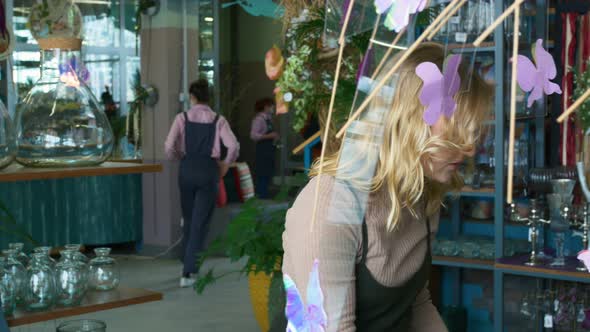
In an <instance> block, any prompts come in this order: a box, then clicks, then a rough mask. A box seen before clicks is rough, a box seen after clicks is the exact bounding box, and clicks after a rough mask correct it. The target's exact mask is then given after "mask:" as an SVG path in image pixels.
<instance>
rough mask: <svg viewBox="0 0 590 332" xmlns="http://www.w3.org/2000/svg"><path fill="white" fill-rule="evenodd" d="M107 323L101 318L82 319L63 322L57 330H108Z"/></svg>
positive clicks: (96, 331) (88, 331) (77, 331)
mask: <svg viewBox="0 0 590 332" xmlns="http://www.w3.org/2000/svg"><path fill="white" fill-rule="evenodd" d="M106 330H107V325H106V324H105V323H104V322H101V321H99V320H92V319H81V320H73V321H69V322H63V323H61V324H59V326H58V327H57V330H56V331H57V332H82V331H83V332H106Z"/></svg>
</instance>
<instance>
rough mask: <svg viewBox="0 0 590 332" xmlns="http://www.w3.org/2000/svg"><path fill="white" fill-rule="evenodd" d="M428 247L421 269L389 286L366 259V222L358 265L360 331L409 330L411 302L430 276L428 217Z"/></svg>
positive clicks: (357, 313) (357, 301) (357, 323)
mask: <svg viewBox="0 0 590 332" xmlns="http://www.w3.org/2000/svg"><path fill="white" fill-rule="evenodd" d="M426 231H427V232H428V233H427V237H426V240H427V246H428V247H427V250H426V254H425V255H424V261H423V262H422V266H420V269H418V271H417V272H416V273H415V274H414V275H413V276H412V277H411V278H410V279H409V280H408V281H406V283H405V284H403V285H401V286H397V287H386V286H383V285H381V284H380V283H379V282H377V281H376V280H375V279H374V278H373V275H372V274H371V271H369V269H368V268H367V266H366V264H365V262H366V260H367V252H368V243H369V241H368V235H367V224H366V223H365V222H363V243H362V248H363V249H362V250H363V256H362V258H361V261H360V262H359V263H358V264H357V265H356V321H355V325H356V330H357V331H359V332H382V331H383V332H385V331H387V332H393V331H395V332H404V331H410V323H411V318H412V304H413V303H414V301H415V300H416V297H417V296H418V294H419V293H420V291H421V290H422V289H423V288H424V286H425V285H426V282H427V281H428V280H429V278H430V264H431V261H432V260H431V256H430V223H429V222H428V221H426Z"/></svg>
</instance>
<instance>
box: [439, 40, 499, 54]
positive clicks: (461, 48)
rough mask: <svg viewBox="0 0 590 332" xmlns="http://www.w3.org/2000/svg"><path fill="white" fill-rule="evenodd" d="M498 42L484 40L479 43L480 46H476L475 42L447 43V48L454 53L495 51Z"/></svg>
mask: <svg viewBox="0 0 590 332" xmlns="http://www.w3.org/2000/svg"><path fill="white" fill-rule="evenodd" d="M495 48H496V43H494V42H484V43H481V44H480V45H479V47H475V45H473V44H460V43H456V44H449V45H447V49H449V51H451V52H453V53H465V52H475V51H478V52H493V51H495Z"/></svg>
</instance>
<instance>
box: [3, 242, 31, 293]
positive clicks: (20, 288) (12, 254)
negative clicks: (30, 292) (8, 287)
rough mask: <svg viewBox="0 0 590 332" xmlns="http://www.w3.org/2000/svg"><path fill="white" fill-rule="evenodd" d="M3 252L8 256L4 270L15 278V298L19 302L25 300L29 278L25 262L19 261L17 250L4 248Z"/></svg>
mask: <svg viewBox="0 0 590 332" xmlns="http://www.w3.org/2000/svg"><path fill="white" fill-rule="evenodd" d="M2 254H3V255H4V257H6V262H5V264H4V270H5V271H6V273H8V274H9V275H10V276H11V277H12V279H13V280H14V285H15V299H16V302H17V304H20V303H22V302H23V301H24V290H25V284H26V279H27V271H26V269H25V267H24V266H23V264H22V263H21V262H19V260H18V259H17V256H16V251H14V250H12V249H8V250H2Z"/></svg>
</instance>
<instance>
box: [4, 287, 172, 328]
mask: <svg viewBox="0 0 590 332" xmlns="http://www.w3.org/2000/svg"><path fill="white" fill-rule="evenodd" d="M160 300H162V293H158V292H153V291H149V290H145V289H138V288H125V287H119V288H117V289H115V290H112V291H107V292H89V293H88V294H87V295H86V298H85V299H84V301H83V302H82V304H81V305H79V306H76V307H71V308H54V309H51V310H48V311H41V312H27V311H23V310H20V309H19V310H16V312H15V313H14V315H12V316H8V317H6V320H7V322H8V326H11V327H12V326H19V325H27V324H33V323H38V322H44V321H48V320H54V319H58V318H64V317H70V316H77V315H82V314H87V313H91V312H96V311H101V310H109V309H114V308H120V307H126V306H130V305H134V304H140V303H146V302H153V301H160Z"/></svg>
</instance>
